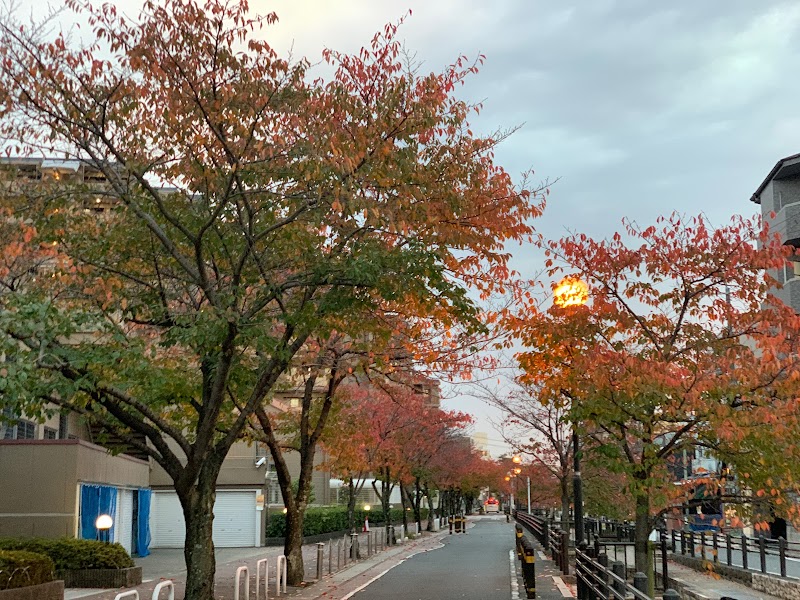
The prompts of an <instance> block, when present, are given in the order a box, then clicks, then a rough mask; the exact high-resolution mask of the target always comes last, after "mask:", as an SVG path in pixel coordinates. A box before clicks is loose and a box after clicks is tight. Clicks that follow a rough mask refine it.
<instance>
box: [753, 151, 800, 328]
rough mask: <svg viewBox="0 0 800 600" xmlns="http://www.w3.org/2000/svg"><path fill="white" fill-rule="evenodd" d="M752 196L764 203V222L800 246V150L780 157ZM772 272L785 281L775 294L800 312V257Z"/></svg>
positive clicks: (784, 240) (792, 243)
mask: <svg viewBox="0 0 800 600" xmlns="http://www.w3.org/2000/svg"><path fill="white" fill-rule="evenodd" d="M750 200H751V201H752V202H755V203H756V204H758V205H760V206H761V216H762V218H763V219H764V222H765V223H768V224H769V226H770V230H771V231H772V232H774V233H777V234H779V235H780V238H781V241H782V242H783V243H784V244H787V245H790V246H793V247H795V248H800V154H794V155H792V156H787V157H786V158H782V159H780V160H779V161H778V162H777V163H776V164H775V166H774V167H773V168H772V170H771V171H770V172H769V174H768V175H767V176H766V178H765V179H764V181H762V182H761V185H759V186H758V188H757V189H756V191H755V192H754V193H753V195H752V196H751V197H750ZM773 213H774V216H773ZM772 275H773V276H774V277H775V278H776V279H777V280H778V281H779V282H780V283H782V284H783V288H782V289H776V290H774V293H775V295H776V296H777V297H778V298H780V299H781V300H782V301H783V302H784V303H786V304H787V305H789V306H791V307H792V308H793V309H794V310H795V312H797V313H800V257H798V260H795V261H794V262H793V264H792V265H788V266H787V267H785V268H784V269H783V270H782V271H780V272H773V273H772Z"/></svg>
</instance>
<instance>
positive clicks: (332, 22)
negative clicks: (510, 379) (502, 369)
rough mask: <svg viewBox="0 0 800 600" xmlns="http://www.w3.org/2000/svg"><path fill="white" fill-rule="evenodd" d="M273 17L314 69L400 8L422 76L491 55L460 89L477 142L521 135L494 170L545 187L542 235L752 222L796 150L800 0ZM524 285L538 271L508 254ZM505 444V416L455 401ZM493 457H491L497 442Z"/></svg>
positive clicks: (290, 1)
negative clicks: (700, 218)
mask: <svg viewBox="0 0 800 600" xmlns="http://www.w3.org/2000/svg"><path fill="white" fill-rule="evenodd" d="M251 6H252V7H253V8H255V9H256V10H257V11H266V10H275V11H276V12H277V13H278V17H279V19H280V22H279V24H278V25H277V26H276V27H275V29H274V31H273V32H272V33H271V34H268V35H270V36H274V38H272V39H273V40H274V45H275V46H276V48H278V49H285V48H288V47H289V44H291V43H293V44H294V51H295V53H296V54H298V55H306V56H308V57H309V58H311V59H314V58H316V57H318V56H319V51H320V49H321V48H322V47H323V46H329V47H332V48H336V49H339V50H346V51H355V50H357V49H358V48H360V47H361V46H362V45H364V44H366V43H367V42H368V41H369V39H370V38H371V36H372V34H373V33H374V32H375V31H377V30H378V29H379V28H381V27H382V25H383V24H385V23H387V22H390V21H396V20H397V19H399V18H400V17H401V16H403V15H404V14H405V13H406V12H407V11H408V10H409V9H411V10H412V13H413V14H412V16H410V17H409V18H408V19H407V20H406V22H405V24H404V25H403V27H402V29H401V32H400V38H401V39H403V40H405V42H406V45H407V47H408V49H409V50H411V51H413V52H416V54H417V58H418V59H419V60H420V61H422V62H423V64H424V66H425V67H426V68H428V69H430V70H437V69H440V68H441V67H442V66H444V65H446V64H448V63H449V62H452V61H453V60H454V59H455V58H456V57H457V56H458V55H459V54H461V53H463V54H466V55H467V56H469V57H474V56H476V55H478V54H479V53H480V54H484V55H485V56H486V62H485V64H484V66H483V68H482V70H481V73H480V74H479V75H477V76H475V77H474V78H472V80H471V81H470V83H469V84H468V85H467V86H466V87H465V88H464V89H463V91H462V92H460V93H462V94H464V96H465V97H466V98H468V99H471V100H483V101H484V110H483V112H482V113H481V115H480V117H479V118H477V119H474V123H475V125H476V128H477V129H478V130H480V131H485V132H488V131H492V130H494V129H496V128H498V127H501V128H503V127H513V126H516V125H522V128H521V130H520V131H518V132H517V133H516V134H515V135H513V136H512V137H511V138H510V139H509V140H508V141H507V142H505V143H504V144H503V145H502V146H501V148H500V150H499V151H498V153H497V160H498V162H500V164H502V165H503V166H504V167H505V168H506V169H507V170H508V171H509V172H510V173H511V174H512V175H514V176H517V175H518V174H519V173H520V172H522V171H524V170H526V169H528V168H533V169H535V171H536V175H537V176H538V177H539V178H540V179H542V180H544V179H549V180H556V179H557V180H558V181H557V183H555V184H554V185H553V187H552V189H551V194H550V198H549V201H548V207H547V209H546V211H545V215H544V216H543V217H542V218H541V219H539V221H538V223H537V228H538V229H539V231H541V232H542V233H543V234H545V235H546V236H547V237H553V238H558V237H561V236H562V235H563V234H564V233H565V232H566V230H567V229H571V230H576V231H580V232H584V233H586V234H589V235H592V236H594V237H608V236H610V235H612V234H613V233H614V232H615V231H617V230H618V229H619V226H620V219H621V218H622V217H631V218H635V219H636V220H638V221H639V222H640V223H651V222H653V221H654V220H655V218H656V217H657V216H659V215H662V214H669V213H670V212H672V211H675V210H677V211H680V212H684V213H687V214H696V213H699V212H704V213H705V214H706V215H707V216H708V217H709V218H710V219H711V220H712V222H713V223H715V224H722V223H724V222H726V221H727V220H728V219H730V217H731V216H732V215H734V214H737V213H738V214H745V215H751V214H753V213H755V212H756V206H755V205H754V204H752V203H751V202H750V200H749V199H750V196H751V195H752V193H753V192H754V191H755V189H756V187H757V186H758V184H759V183H760V182H761V180H762V179H763V178H764V177H765V176H766V174H767V173H768V172H769V170H770V169H771V168H772V166H773V165H774V164H775V162H776V161H777V160H778V159H779V158H781V157H783V156H787V155H790V154H794V153H797V152H800V104H798V99H800V77H797V70H796V69H797V65H798V64H800V3H799V2H797V1H796V0H789V1H778V0H760V1H758V2H755V1H753V0H726V1H725V2H723V1H722V0H705V1H697V0H676V1H673V2H670V3H658V2H641V1H640V0H629V1H615V0H585V1H569V0H558V1H553V0H551V1H549V2H544V1H532V0H495V1H494V2H486V1H485V0H402V1H389V0H384V1H381V0H339V1H337V2H332V1H323V0H282V1H279V2H267V1H266V0H255V2H253V3H252V4H251ZM515 265H516V267H517V268H518V269H519V270H521V271H522V272H523V274H526V275H531V276H532V275H533V274H534V273H536V272H537V271H538V270H539V268H540V266H541V265H540V264H539V260H538V256H536V255H535V254H534V253H533V252H532V251H531V250H530V249H525V248H520V249H518V250H516V251H515ZM447 404H448V405H449V406H451V407H453V408H460V409H462V410H468V411H470V412H472V413H473V414H475V416H476V418H477V424H476V430H483V431H487V432H488V433H489V435H490V439H493V441H494V442H495V443H496V442H497V441H498V440H499V435H498V434H497V433H496V432H494V431H493V430H492V429H491V425H490V424H489V422H488V421H489V419H490V418H492V416H493V418H494V419H495V420H497V419H498V418H499V415H498V414H497V413H495V412H494V411H493V410H491V409H488V408H486V407H484V406H481V404H480V403H479V402H476V401H474V400H470V399H468V398H460V399H455V400H451V401H448V403H447ZM491 449H492V450H493V451H495V452H496V451H497V450H499V446H496V445H493V446H492V447H491Z"/></svg>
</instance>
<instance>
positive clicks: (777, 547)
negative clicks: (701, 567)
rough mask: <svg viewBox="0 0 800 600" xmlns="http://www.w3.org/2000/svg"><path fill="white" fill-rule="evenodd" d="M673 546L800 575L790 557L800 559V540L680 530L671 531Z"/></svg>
mask: <svg viewBox="0 0 800 600" xmlns="http://www.w3.org/2000/svg"><path fill="white" fill-rule="evenodd" d="M669 539H670V546H671V550H672V552H673V553H675V554H682V555H686V556H691V557H694V558H700V559H704V560H709V561H711V562H714V563H717V564H726V565H727V566H729V567H739V568H741V569H746V570H748V571H758V572H761V573H764V574H770V575H780V576H781V577H800V566H798V565H796V563H791V567H788V566H787V559H800V543H797V542H787V541H786V540H785V539H784V538H782V537H780V538H778V539H777V540H773V539H768V538H766V537H763V536H759V537H755V538H754V537H748V536H746V535H744V534H742V535H732V534H724V533H719V532H717V531H713V532H710V531H699V532H698V531H676V530H674V529H673V530H672V531H671V532H670V535H669Z"/></svg>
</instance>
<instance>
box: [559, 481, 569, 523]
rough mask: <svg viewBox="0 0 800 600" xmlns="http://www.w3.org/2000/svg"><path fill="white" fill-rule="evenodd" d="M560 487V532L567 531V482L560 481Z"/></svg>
mask: <svg viewBox="0 0 800 600" xmlns="http://www.w3.org/2000/svg"><path fill="white" fill-rule="evenodd" d="M559 483H560V485H561V530H562V531H569V480H568V479H566V478H565V479H562V480H561V481H560V482H559Z"/></svg>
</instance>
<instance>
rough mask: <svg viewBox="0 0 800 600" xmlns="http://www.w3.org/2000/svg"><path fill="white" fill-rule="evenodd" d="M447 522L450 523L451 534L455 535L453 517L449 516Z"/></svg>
mask: <svg viewBox="0 0 800 600" xmlns="http://www.w3.org/2000/svg"><path fill="white" fill-rule="evenodd" d="M447 522H448V523H449V524H450V535H453V517H448V518H447Z"/></svg>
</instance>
